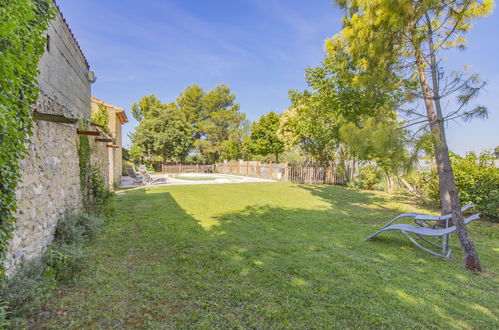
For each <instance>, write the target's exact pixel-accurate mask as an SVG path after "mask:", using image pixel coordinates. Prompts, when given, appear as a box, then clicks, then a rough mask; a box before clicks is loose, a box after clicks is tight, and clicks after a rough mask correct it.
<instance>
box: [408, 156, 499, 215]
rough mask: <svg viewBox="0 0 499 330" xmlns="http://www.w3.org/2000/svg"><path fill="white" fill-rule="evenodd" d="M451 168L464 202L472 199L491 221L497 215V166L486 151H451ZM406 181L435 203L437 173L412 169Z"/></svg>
mask: <svg viewBox="0 0 499 330" xmlns="http://www.w3.org/2000/svg"><path fill="white" fill-rule="evenodd" d="M451 162H452V169H453V172H454V177H455V179H456V185H457V187H458V189H459V196H460V198H461V202H462V203H463V204H467V203H473V204H475V207H476V209H477V210H478V211H479V212H481V213H482V214H483V215H485V216H488V217H489V218H491V219H492V220H493V221H498V219H499V168H497V167H495V164H494V157H493V156H492V154H491V153H489V152H482V153H481V154H480V155H479V156H477V155H476V154H475V153H473V152H470V153H468V154H467V155H466V157H460V156H458V155H455V154H451ZM408 179H409V180H408V181H409V182H411V183H412V184H414V186H415V187H416V188H417V189H418V190H419V191H420V192H421V193H422V194H423V195H425V196H426V197H428V198H429V199H430V200H432V201H433V202H434V203H435V204H437V205H438V203H439V200H440V194H439V184H438V175H437V173H436V170H434V171H432V172H431V173H422V172H418V173H413V174H412V176H410V177H409V178H408Z"/></svg>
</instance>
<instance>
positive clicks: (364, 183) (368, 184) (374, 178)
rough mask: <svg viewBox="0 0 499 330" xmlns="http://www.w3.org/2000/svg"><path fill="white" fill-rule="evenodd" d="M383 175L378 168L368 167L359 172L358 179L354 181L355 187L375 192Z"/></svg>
mask: <svg viewBox="0 0 499 330" xmlns="http://www.w3.org/2000/svg"><path fill="white" fill-rule="evenodd" d="M381 179H382V175H381V173H380V171H379V169H378V168H376V166H373V165H367V166H363V167H361V168H360V170H359V175H358V177H357V178H356V179H355V180H354V182H355V186H356V187H358V188H361V189H368V190H373V189H374V188H375V186H376V185H378V184H379V183H380V182H381Z"/></svg>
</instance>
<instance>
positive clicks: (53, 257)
mask: <svg viewBox="0 0 499 330" xmlns="http://www.w3.org/2000/svg"><path fill="white" fill-rule="evenodd" d="M84 258H85V250H84V248H83V246H82V245H81V244H66V243H61V242H56V243H54V244H52V246H51V247H50V249H49V250H48V251H47V253H46V255H45V262H46V263H47V265H48V266H49V267H50V269H51V270H52V272H53V274H54V278H55V279H56V280H57V281H67V280H69V279H71V278H73V277H74V275H75V273H76V272H78V271H79V270H81V266H82V261H83V259H84Z"/></svg>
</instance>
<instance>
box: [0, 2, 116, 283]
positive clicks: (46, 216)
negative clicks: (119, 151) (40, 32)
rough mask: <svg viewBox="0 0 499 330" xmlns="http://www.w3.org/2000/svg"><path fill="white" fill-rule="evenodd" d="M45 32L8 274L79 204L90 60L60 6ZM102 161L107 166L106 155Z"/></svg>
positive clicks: (102, 149)
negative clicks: (81, 125) (81, 140)
mask: <svg viewBox="0 0 499 330" xmlns="http://www.w3.org/2000/svg"><path fill="white" fill-rule="evenodd" d="M54 6H56V5H55V2H54ZM56 7H57V6H56ZM46 35H47V46H46V50H45V53H44V55H43V57H42V58H41V60H40V63H39V70H40V74H39V77H38V81H39V90H40V93H39V94H40V95H39V99H38V102H37V104H36V106H35V107H34V109H33V111H34V112H33V114H34V117H35V121H34V124H33V135H32V137H31V138H30V140H29V141H28V142H27V151H28V154H27V155H26V157H25V158H24V159H22V160H20V167H21V180H22V181H21V182H20V183H19V185H18V188H17V190H16V196H17V201H18V210H17V213H16V214H15V216H16V218H17V222H16V227H15V230H14V232H13V238H12V240H11V241H10V242H9V249H8V252H7V258H6V260H5V268H6V273H7V274H8V275H9V274H12V272H13V271H14V269H15V268H16V267H17V266H19V265H20V264H21V263H22V262H24V261H25V260H30V259H34V258H36V257H39V256H41V255H42V254H43V252H44V250H45V249H46V248H47V246H48V245H49V244H50V243H51V241H52V239H53V235H54V231H55V227H56V225H57V220H58V219H59V218H60V217H61V216H62V215H64V214H68V213H73V212H78V211H79V210H80V209H81V207H82V204H81V199H82V198H81V197H82V196H81V189H80V170H79V158H78V149H77V148H78V144H79V135H78V133H79V131H78V128H79V123H82V122H89V121H90V95H91V88H90V87H91V83H92V82H91V79H89V77H91V75H90V72H89V64H88V62H87V60H86V58H85V56H84V54H83V52H82V50H81V48H80V47H79V45H78V42H77V40H76V38H75V37H74V35H73V33H72V32H71V30H70V28H69V26H68V24H67V23H66V21H65V19H64V17H63V16H62V13H61V12H60V10H57V14H56V17H55V18H54V19H53V20H52V21H51V22H50V25H49V28H48V30H47V32H46ZM88 129H92V128H88ZM90 140H95V138H91V139H90ZM91 142H92V143H93V145H92V147H93V150H92V151H91V152H92V153H93V154H94V155H99V154H107V148H106V146H105V144H103V143H100V144H97V143H96V142H95V141H91ZM91 157H92V156H91ZM96 159H99V158H98V157H97V158H96ZM102 163H104V165H105V166H107V164H108V161H107V159H105V160H103V161H102Z"/></svg>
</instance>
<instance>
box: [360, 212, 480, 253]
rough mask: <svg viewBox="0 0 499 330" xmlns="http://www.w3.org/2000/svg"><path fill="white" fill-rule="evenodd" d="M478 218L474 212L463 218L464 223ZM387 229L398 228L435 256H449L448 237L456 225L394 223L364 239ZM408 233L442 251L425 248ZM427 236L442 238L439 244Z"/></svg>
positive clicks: (418, 245)
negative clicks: (436, 227) (434, 226)
mask: <svg viewBox="0 0 499 330" xmlns="http://www.w3.org/2000/svg"><path fill="white" fill-rule="evenodd" d="M479 218H480V214H479V213H477V214H474V215H472V216H470V217H468V218H466V219H465V220H464V224H468V223H470V222H471V221H474V220H477V219H479ZM388 230H399V231H401V232H402V233H403V234H404V235H405V236H407V238H409V239H410V240H411V242H412V243H414V244H415V245H416V246H417V247H419V248H420V249H422V250H424V251H426V252H428V253H430V254H432V255H435V256H439V257H444V258H449V257H450V253H451V249H449V246H448V237H449V235H450V234H451V233H453V232H454V231H456V226H451V227H448V228H442V229H434V228H426V227H423V226H420V225H419V226H418V225H407V224H395V225H389V226H385V227H383V228H382V229H381V230H379V231H377V232H375V233H374V234H372V235H371V236H369V237H367V238H366V239H365V241H367V240H369V239H371V238H373V237H375V236H378V235H379V234H381V233H382V232H384V231H388ZM409 233H412V234H415V235H416V236H418V238H421V239H422V240H423V241H425V242H426V243H428V244H430V245H432V246H433V247H436V248H439V249H441V251H442V252H441V253H438V252H434V251H432V250H430V249H427V248H425V247H424V246H422V245H421V244H419V243H418V242H416V240H415V239H414V238H412V237H411V236H410V235H409ZM427 237H428V238H430V237H441V238H443V239H441V241H440V244H435V243H433V242H431V241H429V240H428V238H427Z"/></svg>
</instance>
